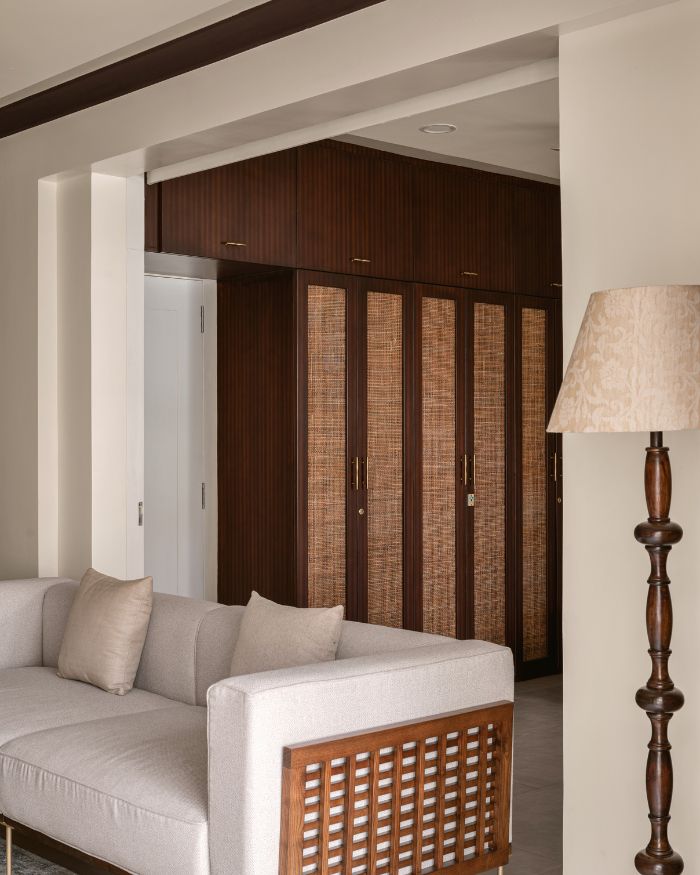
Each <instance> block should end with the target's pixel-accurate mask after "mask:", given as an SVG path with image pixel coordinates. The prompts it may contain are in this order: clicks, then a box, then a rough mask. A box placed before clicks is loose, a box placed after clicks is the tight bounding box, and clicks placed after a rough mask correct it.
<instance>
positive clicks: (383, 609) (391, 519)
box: [360, 291, 404, 627]
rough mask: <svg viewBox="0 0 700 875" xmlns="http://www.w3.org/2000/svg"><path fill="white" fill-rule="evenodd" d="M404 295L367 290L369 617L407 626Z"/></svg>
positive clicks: (364, 485) (365, 485)
mask: <svg viewBox="0 0 700 875" xmlns="http://www.w3.org/2000/svg"><path fill="white" fill-rule="evenodd" d="M403 323H404V319H403V296H402V295H400V294H390V293H385V292H372V291H370V292H368V293H367V456H366V458H365V459H364V460H363V462H362V470H361V484H360V485H361V487H362V488H364V489H366V492H367V619H368V620H369V622H370V623H380V624H381V625H384V626H397V627H401V626H402V625H403V580H404V567H403V549H404V539H403V531H404V518H403V509H404V490H403V470H404V438H403V419H404V397H403V380H404V324H403Z"/></svg>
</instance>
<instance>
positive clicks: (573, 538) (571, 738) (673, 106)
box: [560, 0, 700, 875]
mask: <svg viewBox="0 0 700 875" xmlns="http://www.w3.org/2000/svg"><path fill="white" fill-rule="evenodd" d="M698 46H700V3H699V2H697V0H683V2H679V3H677V4H673V5H670V6H667V7H665V8H662V9H657V10H654V11H649V12H646V13H644V14H641V15H637V16H634V17H632V18H628V19H624V20H620V21H616V22H612V23H609V24H605V25H601V26H599V27H595V28H592V29H590V30H586V31H580V32H578V33H573V34H568V35H566V36H563V37H562V40H561V47H560V101H561V159H562V160H561V179H562V205H563V225H564V290H565V294H564V338H565V359H566V358H568V354H569V352H570V350H571V346H572V344H573V341H574V339H575V336H576V333H577V330H578V326H579V322H580V319H581V316H582V315H583V310H584V307H585V304H586V302H587V299H588V296H589V294H590V293H591V292H593V291H595V290H597V289H604V288H610V287H618V286H620V287H622V286H628V285H644V284H655V283H698V282H700V245H699V240H700V209H699V208H698V204H700V151H699V149H698V144H699V143H700V111H699V109H698V107H699V106H700V64H699V63H698ZM647 442H648V436H645V435H642V434H638V435H581V436H567V437H565V441H564V463H565V464H564V475H565V479H564V483H565V490H566V491H565V501H566V505H565V525H564V666H565V683H564V784H565V790H564V794H565V799H564V873H565V875H590V873H591V872H595V873H596V875H620V873H622V872H632V871H634V866H633V858H634V854H635V853H636V851H637V850H639V849H640V848H642V847H643V846H644V845H646V843H647V841H648V836H649V827H648V821H647V819H646V814H647V807H646V798H645V793H644V764H645V761H646V744H647V742H648V740H649V735H650V732H649V723H648V720H647V718H646V717H645V715H644V714H643V712H642V711H640V710H639V709H638V708H637V706H636V705H635V703H634V693H635V691H636V689H637V688H638V687H639V686H642V685H643V684H644V683H645V682H646V679H647V677H648V676H649V668H650V662H649V658H648V656H647V654H646V649H647V647H648V643H647V640H646V634H645V625H644V624H645V617H644V608H645V601H646V590H647V585H646V582H645V581H646V578H647V576H648V574H649V563H648V559H647V556H646V553H645V551H644V549H643V548H642V547H641V546H640V545H639V544H637V543H636V542H635V540H634V538H633V534H632V531H633V528H634V525H635V524H636V523H637V522H639V521H641V520H642V519H643V518H644V517H645V516H646V510H645V503H644V490H643V482H642V474H643V465H644V447H645V446H646V444H647ZM666 442H667V444H668V445H669V446H670V448H671V460H672V465H673V468H674V471H675V492H674V499H673V505H672V509H671V515H672V518H673V519H675V520H677V521H678V522H679V523H680V524H681V525H682V526H683V527H684V529H685V539H684V540H683V541H681V543H680V544H679V545H678V546H677V547H676V548H674V550H673V552H672V553H671V556H670V562H669V572H670V576H671V578H672V581H673V583H672V587H671V590H672V595H673V599H674V607H675V617H676V625H675V632H674V639H673V645H672V647H673V657H672V659H671V674H672V676H673V678H674V680H675V681H676V683H677V684H678V686H679V687H680V688H681V689H682V690H683V691H684V692H685V694H686V697H687V699H688V702H687V705H686V707H685V708H684V709H683V710H682V711H681V712H680V713H679V714H678V715H677V716H676V717H674V719H673V720H672V722H671V726H670V732H671V741H672V744H673V748H674V749H673V755H674V762H675V765H676V775H675V777H676V781H675V795H674V802H673V808H672V818H673V819H672V821H671V827H670V832H671V840H672V843H673V845H674V846H675V847H676V848H677V849H678V850H679V852H681V854H682V855H683V856H684V857H685V860H686V869H687V870H689V871H691V872H692V871H695V870H696V869H697V866H698V861H699V860H700V831H698V829H697V810H698V791H700V755H699V754H698V742H697V739H698V737H700V673H699V672H698V664H699V663H700V644H699V641H700V636H698V630H697V626H698V620H699V619H700V587H699V586H698V569H700V504H699V503H698V495H699V494H700V465H699V464H698V459H699V458H700V455H699V451H700V435H698V433H695V432H692V433H669V434H667V435H666Z"/></svg>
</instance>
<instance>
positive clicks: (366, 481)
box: [362, 456, 369, 489]
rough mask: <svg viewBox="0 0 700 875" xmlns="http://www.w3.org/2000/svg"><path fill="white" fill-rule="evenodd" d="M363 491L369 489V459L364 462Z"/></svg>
mask: <svg viewBox="0 0 700 875" xmlns="http://www.w3.org/2000/svg"><path fill="white" fill-rule="evenodd" d="M362 489H369V459H368V458H367V457H366V456H365V458H364V459H363V460H362Z"/></svg>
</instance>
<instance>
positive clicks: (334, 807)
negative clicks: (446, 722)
mask: <svg viewBox="0 0 700 875" xmlns="http://www.w3.org/2000/svg"><path fill="white" fill-rule="evenodd" d="M508 707H509V706H508ZM506 737H507V741H506V743H505V744H504V737H503V725H502V724H501V723H499V722H488V723H484V724H482V725H478V724H477V725H471V726H468V725H464V726H460V727H458V728H455V729H454V731H444V732H436V734H434V735H429V736H427V737H422V735H421V737H418V738H413V739H410V738H409V739H406V740H399V741H397V742H396V743H394V744H387V745H386V746H381V747H373V746H371V745H370V744H368V745H367V749H366V750H354V751H352V752H349V753H348V754H347V755H345V756H335V757H333V756H332V758H329V759H319V760H318V761H314V762H305V763H302V764H301V765H300V766H298V768H297V771H296V774H295V775H294V776H293V778H292V781H290V783H289V785H288V790H290V791H291V792H290V793H289V795H288V797H287V798H286V799H285V800H284V805H285V806H288V805H292V806H294V800H295V799H296V804H297V806H298V808H297V810H295V811H292V810H287V811H283V819H284V817H285V816H287V817H289V818H290V821H291V822H296V823H297V824H298V825H299V826H300V827H301V837H300V841H299V843H298V851H297V859H296V861H294V862H291V864H290V858H289V857H287V858H286V860H285V859H284V854H283V866H284V865H285V864H288V865H287V868H282V869H281V872H282V873H284V875H425V873H432V872H442V871H450V872H454V873H476V872H482V871H486V870H487V869H489V868H491V867H493V866H495V865H500V863H499V862H496V861H494V855H495V854H496V852H497V851H499V850H500V851H503V850H504V845H505V850H506V853H507V846H508V821H509V801H510V800H509V792H510V777H509V775H510V768H509V746H510V732H509V730H507V731H506ZM365 738H366V739H367V740H368V741H369V739H370V738H371V736H365ZM379 744H381V741H380V742H379ZM355 747H357V746H355ZM504 749H505V750H506V751H508V753H507V755H506V757H503V756H502V752H503V751H504ZM506 761H507V762H506ZM290 777H291V776H290ZM294 780H296V781H297V791H296V793H294V791H293V789H292V787H293V781H294ZM302 824H303V826H301V825H302ZM283 833H284V825H283ZM287 838H289V833H288V834H287ZM287 849H289V844H288V845H287ZM299 852H300V858H299ZM501 856H502V855H501Z"/></svg>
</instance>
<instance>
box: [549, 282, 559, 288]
mask: <svg viewBox="0 0 700 875" xmlns="http://www.w3.org/2000/svg"><path fill="white" fill-rule="evenodd" d="M550 286H551V287H552V288H553V289H560V288H562V283H550Z"/></svg>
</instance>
